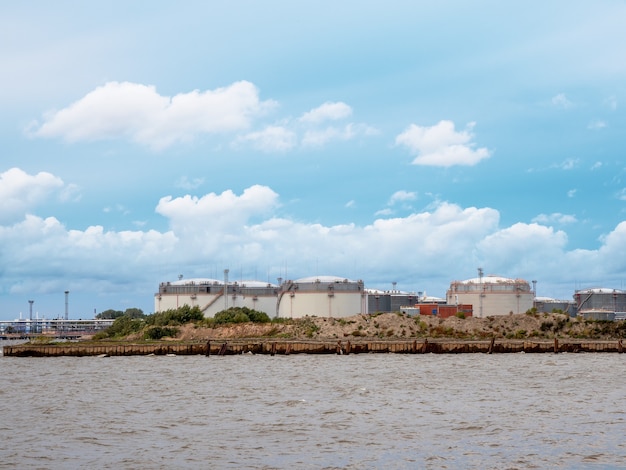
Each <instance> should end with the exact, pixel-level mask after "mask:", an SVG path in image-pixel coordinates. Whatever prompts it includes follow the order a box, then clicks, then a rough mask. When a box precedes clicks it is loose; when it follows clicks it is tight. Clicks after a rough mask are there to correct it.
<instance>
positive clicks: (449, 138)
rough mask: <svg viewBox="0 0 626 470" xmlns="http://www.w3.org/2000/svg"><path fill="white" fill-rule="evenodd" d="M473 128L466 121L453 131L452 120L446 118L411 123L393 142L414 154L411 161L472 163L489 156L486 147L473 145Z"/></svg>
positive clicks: (443, 163)
mask: <svg viewBox="0 0 626 470" xmlns="http://www.w3.org/2000/svg"><path fill="white" fill-rule="evenodd" d="M473 128H474V123H469V124H468V125H467V127H466V129H465V130H463V131H458V132H457V131H456V130H455V127H454V123H453V122H452V121H447V120H443V121H439V123H437V124H435V125H434V126H430V127H429V126H418V125H416V124H411V125H410V126H409V127H408V128H407V129H406V130H405V131H404V132H403V133H401V134H400V135H398V136H397V137H396V145H400V146H403V147H406V148H408V150H409V151H410V152H411V153H412V154H415V155H417V156H416V158H415V160H413V164H414V165H428V166H442V167H450V166H454V165H467V166H473V165H476V164H477V163H479V162H480V161H482V160H484V159H486V158H489V157H490V156H491V152H490V151H489V150H488V149H487V148H485V147H481V148H476V144H475V143H474V142H472V140H473V139H474V134H473V133H472V129H473Z"/></svg>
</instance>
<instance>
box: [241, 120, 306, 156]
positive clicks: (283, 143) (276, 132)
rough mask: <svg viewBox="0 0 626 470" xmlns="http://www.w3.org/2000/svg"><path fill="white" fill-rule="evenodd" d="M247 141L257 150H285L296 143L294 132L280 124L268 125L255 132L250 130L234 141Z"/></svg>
mask: <svg viewBox="0 0 626 470" xmlns="http://www.w3.org/2000/svg"><path fill="white" fill-rule="evenodd" d="M243 142H249V143H251V144H252V146H253V147H254V148H256V149H257V150H261V151H263V152H286V151H288V150H291V149H292V148H294V147H295V146H296V144H297V136H296V134H295V132H293V131H291V130H289V129H287V128H285V127H282V126H268V127H266V128H265V129H263V130H261V131H257V132H250V133H249V134H246V135H244V136H241V137H239V138H238V139H237V141H236V142H235V143H236V144H241V143H243Z"/></svg>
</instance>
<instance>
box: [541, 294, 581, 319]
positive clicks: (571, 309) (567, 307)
mask: <svg viewBox="0 0 626 470" xmlns="http://www.w3.org/2000/svg"><path fill="white" fill-rule="evenodd" d="M533 306H534V307H535V308H536V309H537V312H545V313H553V312H563V313H567V314H568V315H569V316H570V317H575V316H576V303H575V302H574V301H573V300H556V299H552V298H550V297H535V301H534V303H533Z"/></svg>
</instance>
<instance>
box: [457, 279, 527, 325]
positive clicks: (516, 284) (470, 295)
mask: <svg viewBox="0 0 626 470" xmlns="http://www.w3.org/2000/svg"><path fill="white" fill-rule="evenodd" d="M479 274H480V275H479V277H477V278H473V279H467V280H465V281H453V282H452V283H450V288H449V289H448V291H447V293H446V301H447V303H448V304H449V305H461V304H470V305H472V306H473V314H474V316H475V317H477V318H484V317H489V316H494V315H508V314H509V313H524V312H526V311H528V310H530V309H531V308H532V307H533V300H534V292H533V290H532V289H531V288H530V284H529V283H528V282H527V281H525V280H523V279H509V278H506V277H501V276H494V275H487V276H483V275H482V272H481V271H479Z"/></svg>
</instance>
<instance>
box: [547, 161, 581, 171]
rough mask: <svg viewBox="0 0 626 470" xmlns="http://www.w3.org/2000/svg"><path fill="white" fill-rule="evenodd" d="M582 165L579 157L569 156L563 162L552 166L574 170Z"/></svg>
mask: <svg viewBox="0 0 626 470" xmlns="http://www.w3.org/2000/svg"><path fill="white" fill-rule="evenodd" d="M579 165H580V159H578V158H567V159H565V160H563V161H562V162H561V163H558V164H555V165H552V168H559V169H561V170H573V169H574V168H577V167H578V166H579Z"/></svg>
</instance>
